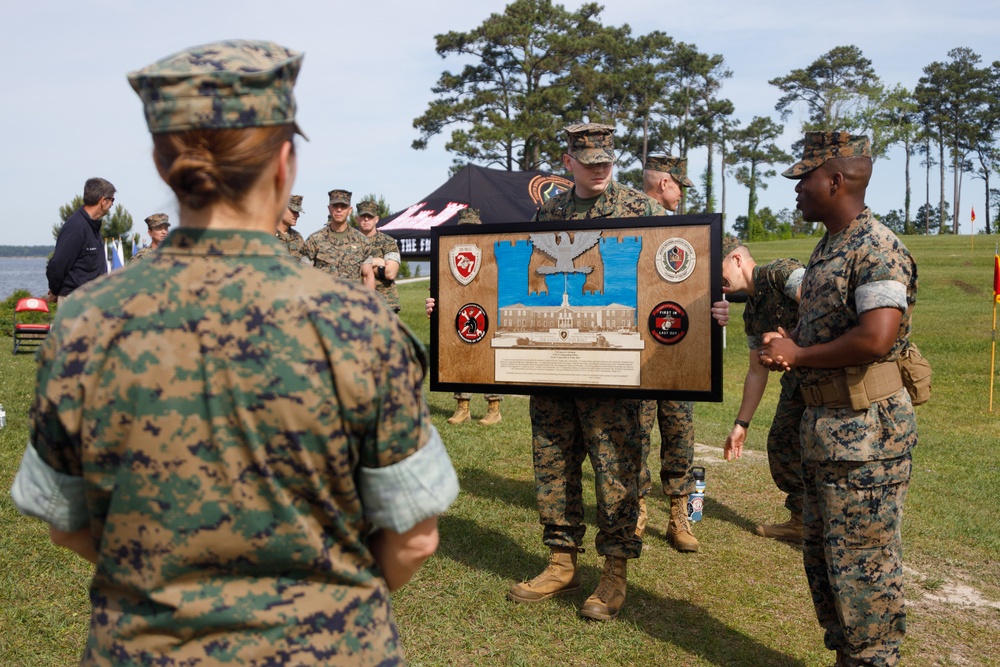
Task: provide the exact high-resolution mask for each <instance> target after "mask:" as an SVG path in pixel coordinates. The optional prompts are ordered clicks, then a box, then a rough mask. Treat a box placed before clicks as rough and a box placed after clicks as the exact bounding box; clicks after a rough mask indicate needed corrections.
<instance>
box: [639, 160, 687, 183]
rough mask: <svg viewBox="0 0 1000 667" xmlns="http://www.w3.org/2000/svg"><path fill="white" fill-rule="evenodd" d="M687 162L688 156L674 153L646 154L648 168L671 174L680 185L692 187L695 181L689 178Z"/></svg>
mask: <svg viewBox="0 0 1000 667" xmlns="http://www.w3.org/2000/svg"><path fill="white" fill-rule="evenodd" d="M687 163H688V161H687V158H682V157H674V156H673V155H648V156H646V169H648V170H649V171H659V172H662V173H664V174H670V175H671V176H672V177H673V179H674V180H675V181H677V183H678V185H680V186H682V187H685V188H690V187H691V186H692V185H694V183H692V182H691V179H690V178H688V175H687Z"/></svg>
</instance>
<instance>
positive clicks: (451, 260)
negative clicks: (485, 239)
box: [448, 244, 483, 285]
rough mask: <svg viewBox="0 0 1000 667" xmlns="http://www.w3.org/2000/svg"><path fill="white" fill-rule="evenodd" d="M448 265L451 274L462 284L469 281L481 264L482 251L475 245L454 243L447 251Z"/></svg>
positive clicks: (466, 283) (477, 272) (477, 273)
mask: <svg viewBox="0 0 1000 667" xmlns="http://www.w3.org/2000/svg"><path fill="white" fill-rule="evenodd" d="M448 266H450V267H451V275H453V276H455V280H457V281H458V282H460V283H461V284H463V285H468V284H469V283H471V282H472V281H473V280H474V279H475V277H476V276H477V275H479V269H480V268H482V266H483V251H482V250H480V249H479V246H477V245H471V244H462V245H456V246H455V247H454V248H452V249H451V250H449V251H448Z"/></svg>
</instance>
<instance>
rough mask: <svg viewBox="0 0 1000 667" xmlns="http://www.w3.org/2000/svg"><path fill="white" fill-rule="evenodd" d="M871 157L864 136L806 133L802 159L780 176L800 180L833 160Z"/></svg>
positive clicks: (843, 133)
mask: <svg viewBox="0 0 1000 667" xmlns="http://www.w3.org/2000/svg"><path fill="white" fill-rule="evenodd" d="M871 156H872V148H871V142H869V141H868V137H866V136H864V135H857V134H848V133H847V132H806V138H805V146H804V147H803V149H802V159H801V160H799V161H798V162H796V163H795V164H793V165H792V166H791V167H789V168H788V169H786V170H785V171H783V172H781V175H782V176H784V177H785V178H793V179H797V178H802V177H803V176H805V175H806V174H808V173H809V172H810V171H812V170H813V169H815V168H816V167H819V166H820V165H822V164H823V163H824V162H826V161H827V160H832V159H833V158H838V157H867V158H870V157H871Z"/></svg>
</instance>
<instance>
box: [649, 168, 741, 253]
mask: <svg viewBox="0 0 1000 667" xmlns="http://www.w3.org/2000/svg"><path fill="white" fill-rule="evenodd" d="M645 169H647V170H649V171H658V172H660V173H663V174H670V175H671V176H672V177H673V179H674V180H675V181H677V183H678V184H679V185H681V186H683V187H685V188H690V187H691V186H693V185H694V183H692V182H691V179H690V178H688V175H687V158H681V157H674V156H673V155H650V156H648V157H646V166H645ZM723 256H725V255H723Z"/></svg>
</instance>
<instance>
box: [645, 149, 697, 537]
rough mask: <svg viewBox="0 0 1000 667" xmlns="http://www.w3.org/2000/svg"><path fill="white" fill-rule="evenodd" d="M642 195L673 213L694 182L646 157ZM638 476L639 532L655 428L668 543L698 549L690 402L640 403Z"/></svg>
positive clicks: (667, 160)
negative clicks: (692, 514)
mask: <svg viewBox="0 0 1000 667" xmlns="http://www.w3.org/2000/svg"><path fill="white" fill-rule="evenodd" d="M642 181H643V191H644V192H645V193H646V195H647V196H649V197H652V198H653V199H654V200H655V201H657V202H659V203H660V204H662V205H663V207H664V208H665V209H666V210H668V211H670V212H671V213H675V212H676V211H677V207H678V205H679V204H680V201H681V198H682V197H683V194H684V190H685V189H686V188H689V187H691V186H692V185H694V183H692V182H691V179H690V178H688V175H687V159H686V158H680V157H675V156H673V155H650V156H648V157H647V158H646V164H645V165H643V173H642ZM642 423H643V426H642V431H643V437H642V472H641V474H640V479H639V486H640V492H639V494H640V505H639V525H638V527H637V530H638V531H639V534H640V535H642V533H644V532H645V529H646V517H647V515H646V500H645V499H646V496H648V495H649V492H650V491H651V490H652V488H653V484H652V479H651V475H650V472H649V464H648V463H647V461H648V459H649V450H650V448H651V445H652V443H651V440H652V431H653V426H654V425H656V424H658V425H659V430H660V484H661V486H662V488H663V493H664V494H665V495H666V496H667V497H668V498H670V521H669V523H668V524H667V530H666V535H667V539H668V540H669V541H670V543H671V544H672V545H673V547H674V548H675V549H677V550H678V551H698V547H699V545H698V540H697V538H695V536H694V534H693V533H692V532H691V524H690V522H689V521H688V496H689V495H690V494H692V493H694V490H695V489H694V477H693V476H692V475H691V466H692V465H693V464H694V403H692V402H690V401H643V405H642Z"/></svg>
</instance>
